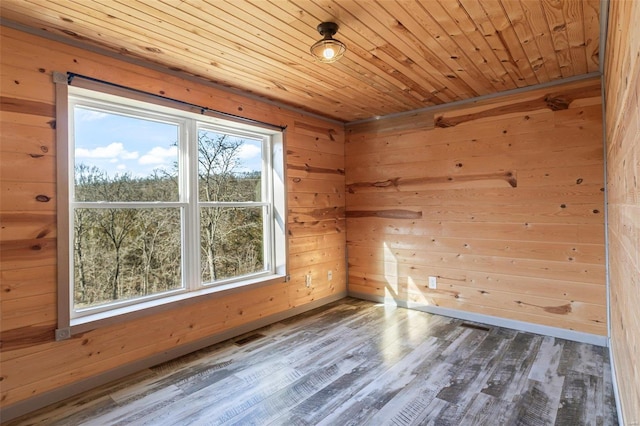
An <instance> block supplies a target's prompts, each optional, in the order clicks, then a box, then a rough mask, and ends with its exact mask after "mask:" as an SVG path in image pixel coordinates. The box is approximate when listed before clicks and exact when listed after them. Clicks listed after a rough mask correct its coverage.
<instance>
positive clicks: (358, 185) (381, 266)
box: [345, 79, 607, 335]
mask: <svg viewBox="0 0 640 426" xmlns="http://www.w3.org/2000/svg"><path fill="white" fill-rule="evenodd" d="M601 108H602V100H601V93H600V80H599V79H591V80H586V81H581V82H576V83H572V84H566V85H563V86H556V87H551V88H548V89H543V90H542V89H539V90H536V91H530V92H525V93H521V94H518V95H510V96H503V97H497V98H494V99H493V100H490V101H483V102H481V103H476V104H472V105H466V106H462V107H457V108H450V109H448V110H442V111H437V112H435V113H427V112H423V113H416V114H413V115H411V116H408V117H400V118H393V119H386V120H385V119H383V120H379V121H375V122H372V123H366V124H360V125H357V124H354V125H351V126H349V125H348V126H347V136H346V142H345V153H346V177H347V195H346V197H347V213H346V216H347V251H348V268H349V272H348V275H349V277H348V279H349V284H348V287H349V292H350V293H352V294H359V295H364V296H376V297H387V298H393V299H395V300H397V301H401V302H416V303H421V304H424V305H436V306H440V307H444V308H452V309H458V310H461V311H468V312H474V313H479V314H486V315H492V316H496V317H502V318H507V319H512V320H520V321H527V322H530V323H534V324H541V325H545V326H553V327H561V328H565V329H571V330H576V331H580V332H587V333H593V334H596V335H606V333H607V324H606V312H607V310H606V285H605V263H604V256H605V250H604V210H603V202H604V192H603V191H604V188H603V180H604V170H603V145H602V109H601ZM429 276H435V277H437V285H438V288H437V289H435V290H432V289H429V288H428V277H429Z"/></svg>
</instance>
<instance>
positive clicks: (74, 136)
mask: <svg viewBox="0 0 640 426" xmlns="http://www.w3.org/2000/svg"><path fill="white" fill-rule="evenodd" d="M67 89H68V98H67V102H68V105H67V108H68V117H69V119H68V123H69V126H68V146H67V154H68V155H67V157H68V167H67V168H68V175H67V179H66V182H65V185H67V188H66V189H67V190H68V194H69V203H68V205H67V206H65V207H66V208H67V210H66V212H65V214H64V215H63V217H67V218H68V230H69V232H68V240H67V241H68V247H67V250H68V264H69V268H68V271H66V276H67V277H68V296H69V297H68V299H69V306H68V308H67V309H68V311H69V315H68V318H69V325H70V326H71V327H73V326H74V324H83V323H86V322H89V321H95V320H96V319H103V318H110V317H113V316H115V315H118V314H122V313H131V312H136V311H139V310H141V309H146V308H153V307H156V306H160V305H166V304H168V303H171V302H173V301H182V300H185V299H187V298H191V297H194V296H209V297H211V295H212V294H215V293H218V292H220V291H226V290H229V289H236V288H239V287H243V286H247V285H259V284H260V283H265V282H270V280H272V279H279V280H282V278H283V276H284V274H285V272H284V271H285V265H284V263H285V255H284V241H285V238H284V225H283V222H284V221H283V220H282V217H284V214H283V212H284V184H283V182H284V179H282V172H283V170H282V132H281V131H273V130H270V129H264V128H261V127H256V126H251V125H245V124H238V123H234V122H230V121H226V120H223V119H220V118H213V117H208V116H205V115H202V114H194V113H192V112H188V111H184V110H182V109H175V108H169V107H167V106H164V105H158V104H156V103H149V102H144V101H140V100H138V99H130V98H125V97H120V96H115V95H113V94H106V93H103V92H98V91H93V90H87V89H85V88H78V87H68V88H67ZM274 164H275V166H274ZM59 185H60V183H59ZM60 325H61V324H59V328H60Z"/></svg>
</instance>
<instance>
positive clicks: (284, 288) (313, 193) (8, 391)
mask: <svg viewBox="0 0 640 426" xmlns="http://www.w3.org/2000/svg"><path fill="white" fill-rule="evenodd" d="M1 37H2V40H1V43H0V44H1V49H2V51H1V55H0V56H1V60H2V64H1V73H2V74H1V76H2V78H1V93H0V94H1V96H2V98H1V100H2V103H1V113H2V116H1V126H2V139H1V141H2V145H1V164H0V168H1V172H0V173H1V176H0V177H1V184H0V185H1V193H0V197H1V198H0V203H1V204H0V209H1V210H0V214H1V220H2V229H1V234H0V237H1V253H0V254H1V261H2V263H1V266H0V268H1V269H0V273H1V279H2V288H1V296H0V297H1V298H2V299H1V304H2V318H1V319H2V326H1V327H2V330H1V331H2V334H1V336H2V349H1V351H2V352H1V357H2V377H1V379H2V385H1V389H2V396H1V399H2V407H3V408H6V407H9V406H12V405H13V404H15V403H17V402H20V401H24V400H26V399H28V398H30V397H34V396H38V395H41V394H43V393H45V392H48V391H51V390H54V389H57V388H60V387H63V386H66V385H69V384H72V383H74V382H77V381H79V380H82V379H86V378H90V377H93V376H95V375H98V374H101V373H104V372H107V371H109V370H111V369H114V368H118V367H120V366H123V365H127V364H129V363H132V362H134V361H137V360H140V359H144V358H146V357H149V356H152V355H154V354H157V353H162V352H163V351H166V350H169V349H171V348H174V347H176V346H179V345H184V344H188V343H191V342H195V341H198V340H199V339H202V338H205V337H207V336H211V335H215V334H216V333H219V332H223V331H225V330H229V329H232V328H233V327H237V326H241V325H243V324H248V323H251V322H252V321H255V320H259V319H261V318H265V317H268V316H269V315H271V314H276V313H283V312H286V311H288V310H291V309H293V308H298V307H301V306H304V305H306V304H309V303H310V302H316V303H317V301H318V300H322V299H324V298H327V297H331V296H336V295H339V294H341V293H344V292H345V291H346V271H345V219H344V187H345V181H344V171H343V170H344V129H343V126H342V125H340V124H338V125H336V124H332V123H330V122H326V121H323V120H318V119H316V118H313V117H310V116H307V115H305V114H301V113H296V112H294V111H291V110H285V109H281V108H278V107H276V106H273V105H270V104H266V103H263V102H259V101H257V100H255V99H251V98H245V97H242V96H239V95H235V94H232V93H228V92H224V91H220V90H216V89H214V88H212V87H209V86H205V85H199V84H196V83H194V82H192V81H187V80H182V79H180V78H178V77H175V76H172V75H166V74H161V73H159V72H156V71H153V70H150V69H146V68H141V67H139V66H135V65H132V64H130V63H125V62H120V61H118V60H116V59H113V58H109V57H105V56H101V55H98V54H96V53H92V52H88V51H83V50H80V49H77V48H74V47H71V46H68V45H63V44H59V43H56V42H53V41H49V40H45V39H42V38H39V37H36V36H33V35H29V34H26V33H22V32H19V31H15V30H12V29H9V28H5V27H3V28H2V36H1ZM54 70H55V71H62V72H66V71H70V72H74V73H78V74H83V75H88V76H92V77H95V78H98V79H103V80H107V81H111V82H114V83H117V84H121V85H125V86H129V87H134V88H137V89H141V90H144V91H148V92H152V93H159V94H162V95H164V96H167V97H171V98H176V99H180V100H184V101H187V102H192V103H195V104H199V105H206V106H209V107H211V108H215V109H218V110H222V111H226V112H229V113H233V114H238V115H242V116H245V117H249V118H253V119H258V120H262V121H266V122H271V123H275V124H279V125H286V126H287V131H286V149H287V173H288V176H287V178H288V182H287V185H288V194H287V195H288V208H289V215H288V221H289V223H288V233H289V240H288V242H289V272H290V274H291V281H290V282H288V283H281V284H276V285H271V286H267V287H262V288H259V289H256V290H251V291H247V292H243V293H240V294H235V295H231V296H227V297H224V298H220V299H215V300H211V301H208V302H203V303H199V304H196V305H192V306H188V307H185V308H180V309H174V310H171V311H169V312H165V313H163V314H158V315H154V316H150V317H146V318H143V319H139V320H136V321H131V322H129V323H126V324H121V325H117V326H111V327H106V328H102V329H97V330H94V331H91V332H87V333H84V334H83V335H79V336H74V337H73V338H71V339H70V340H66V341H61V342H55V341H54V329H55V327H56V320H57V318H56V286H57V283H56V226H55V223H56V205H57V203H58V202H65V200H58V199H57V198H56V193H55V184H56V181H55V170H56V145H55V131H54V125H55V121H54V119H55V117H54V85H53V83H52V80H51V73H52V71H54ZM329 270H331V271H332V272H333V278H332V280H331V281H328V276H327V275H328V271H329ZM306 274H311V275H312V284H311V287H310V288H307V287H306V286H305V275H306Z"/></svg>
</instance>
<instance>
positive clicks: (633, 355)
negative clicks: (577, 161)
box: [604, 0, 640, 425]
mask: <svg viewBox="0 0 640 426" xmlns="http://www.w3.org/2000/svg"><path fill="white" fill-rule="evenodd" d="M639 22H640V2H637V1H621V0H613V1H612V2H611V3H610V9H609V28H608V38H607V50H606V62H605V80H604V81H605V93H606V118H605V121H606V141H607V185H608V202H609V206H608V209H609V210H608V216H609V217H608V219H609V221H608V222H609V271H610V289H611V290H610V291H611V295H610V303H611V348H612V352H613V361H614V365H615V369H616V375H617V382H618V389H619V395H620V402H621V406H622V411H623V417H624V420H625V424H628V425H637V424H640V365H639V360H640V27H638V23H639Z"/></svg>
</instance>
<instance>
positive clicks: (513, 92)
mask: <svg viewBox="0 0 640 426" xmlns="http://www.w3.org/2000/svg"><path fill="white" fill-rule="evenodd" d="M601 77H602V74H601V73H600V72H599V71H598V72H592V73H589V74H582V75H576V76H573V77H567V78H563V79H560V80H555V81H549V82H546V83H540V84H536V85H533V86H526V87H518V88H516V89H510V90H505V91H504V92H496V93H489V94H487V95H482V96H476V97H475V98H469V99H462V100H459V101H455V102H449V103H446V104H442V105H434V106H429V107H425V108H419V109H414V110H411V111H403V112H397V113H394V114H387V115H383V116H379V117H372V118H366V119H364V120H357V121H350V122H348V123H345V126H346V127H347V128H349V127H350V126H354V125H358V124H366V123H372V122H375V121H378V120H387V119H391V118H399V117H405V116H408V115H415V114H419V113H424V112H435V111H439V110H442V109H445V108H451V107H459V106H465V105H469V104H473V103H477V102H481V101H486V100H491V99H495V98H500V97H503V96H509V95H517V94H518V93H527V92H531V91H534V90H539V89H546V88H549V87H554V86H561V85H563V84H568V83H575V82H577V81H582V80H589V79H592V78H601Z"/></svg>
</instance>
